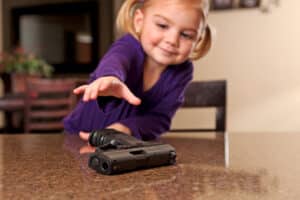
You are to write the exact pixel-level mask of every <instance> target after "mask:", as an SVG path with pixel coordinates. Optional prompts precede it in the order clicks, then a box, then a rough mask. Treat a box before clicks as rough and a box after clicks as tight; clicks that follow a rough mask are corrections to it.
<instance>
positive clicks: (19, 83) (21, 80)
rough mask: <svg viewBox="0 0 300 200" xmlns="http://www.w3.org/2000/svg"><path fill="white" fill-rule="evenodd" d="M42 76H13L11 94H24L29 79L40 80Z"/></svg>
mask: <svg viewBox="0 0 300 200" xmlns="http://www.w3.org/2000/svg"><path fill="white" fill-rule="evenodd" d="M39 78H41V76H40V75H29V74H18V73H13V74H11V92H13V93H22V92H25V90H26V80H27V79H31V80H32V79H39Z"/></svg>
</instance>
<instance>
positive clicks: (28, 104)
mask: <svg viewBox="0 0 300 200" xmlns="http://www.w3.org/2000/svg"><path fill="white" fill-rule="evenodd" d="M74 88H75V82H74V81H73V80H68V79H36V80H27V82H26V94H25V119H24V121H25V132H26V133H30V132H60V131H62V130H63V123H62V119H63V118H64V117H65V116H66V115H67V114H68V113H70V111H71V109H72V108H73V106H74V104H75V98H76V97H75V95H73V94H72V90H73V89H74Z"/></svg>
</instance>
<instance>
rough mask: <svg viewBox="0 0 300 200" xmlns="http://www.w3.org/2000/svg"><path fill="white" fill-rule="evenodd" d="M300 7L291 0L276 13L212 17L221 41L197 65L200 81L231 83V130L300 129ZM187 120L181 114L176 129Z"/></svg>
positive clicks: (242, 12)
mask: <svg viewBox="0 0 300 200" xmlns="http://www.w3.org/2000/svg"><path fill="white" fill-rule="evenodd" d="M299 8H300V1H296V0H285V1H280V6H279V7H274V8H272V9H271V12H270V13H262V12H261V11H259V10H256V9H254V10H237V11H221V12H212V13H211V14H210V16H209V21H210V23H211V24H212V25H213V26H214V27H215V28H216V30H217V37H216V40H215V44H214V47H213V49H212V51H211V52H210V53H209V55H208V56H207V57H206V58H205V59H203V60H200V61H197V62H196V70H195V79H197V80H211V79H227V80H228V123H227V124H228V130H229V132H230V131H242V132H294V131H300V123H299V112H300V78H299V74H300V59H299V52H300V37H299V36H300V26H298V25H297V24H298V20H299V19H300V12H299ZM191 118H195V117H190V118H188V120H190V119H191ZM185 119H186V115H184V114H182V113H179V114H178V115H177V116H176V124H175V125H178V124H182V123H186V121H187V120H185Z"/></svg>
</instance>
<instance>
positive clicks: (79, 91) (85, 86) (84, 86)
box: [73, 85, 88, 94]
mask: <svg viewBox="0 0 300 200" xmlns="http://www.w3.org/2000/svg"><path fill="white" fill-rule="evenodd" d="M87 87H88V85H81V86H79V87H77V88H75V89H74V90H73V93H74V94H81V93H83V92H84V91H85V89H86V88H87Z"/></svg>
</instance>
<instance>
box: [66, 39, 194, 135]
mask: <svg viewBox="0 0 300 200" xmlns="http://www.w3.org/2000/svg"><path fill="white" fill-rule="evenodd" d="M144 59H145V53H144V51H143V48H142V46H141V44H140V43H139V41H138V40H136V39H135V38H134V37H133V36H131V35H130V34H127V35H125V36H123V37H121V38H120V39H119V40H117V41H116V42H115V43H113V45H112V46H111V48H110V49H109V51H108V52H107V53H106V55H105V56H104V57H103V58H102V60H101V62H100V63H99V65H98V67H97V69H96V70H95V71H94V72H93V73H92V74H91V76H90V81H93V80H95V79H97V78H99V77H103V76H116V77H118V78H119V79H120V80H121V81H123V82H124V83H125V84H126V85H127V86H128V88H129V89H130V90H131V92H133V93H134V94H135V95H136V96H137V97H139V98H140V99H141V100H142V103H141V104H140V105H139V106H133V105H131V104H129V103H128V102H127V101H125V100H123V99H117V98H114V97H99V98H98V99H97V100H92V101H89V102H83V101H82V100H80V102H79V103H78V105H77V106H76V108H75V109H74V110H73V111H72V112H71V113H70V114H69V115H68V116H67V117H66V118H65V119H64V126H65V130H66V131H67V132H69V133H78V132H79V131H87V132H90V131H93V130H99V129H103V128H105V127H107V126H109V125H110V124H112V123H115V122H119V123H121V124H123V125H125V126H126V127H128V128H129V129H130V130H131V132H132V134H133V135H134V136H135V137H136V138H139V139H143V140H151V139H155V138H156V137H158V136H159V135H160V134H162V133H164V132H166V131H168V130H169V129H170V125H171V119H172V117H173V115H174V114H175V112H176V110H177V109H178V108H179V106H180V105H181V104H182V102H183V98H184V90H185V88H186V86H187V84H188V83H189V82H190V81H191V79H192V74H193V65H192V63H191V62H190V61H186V62H184V63H182V64H178V65H170V66H168V67H167V68H166V70H165V71H163V73H162V74H161V76H160V78H159V80H158V81H157V82H156V83H155V85H154V86H153V87H152V88H150V89H149V90H147V91H143V68H144V67H143V66H144Z"/></svg>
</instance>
